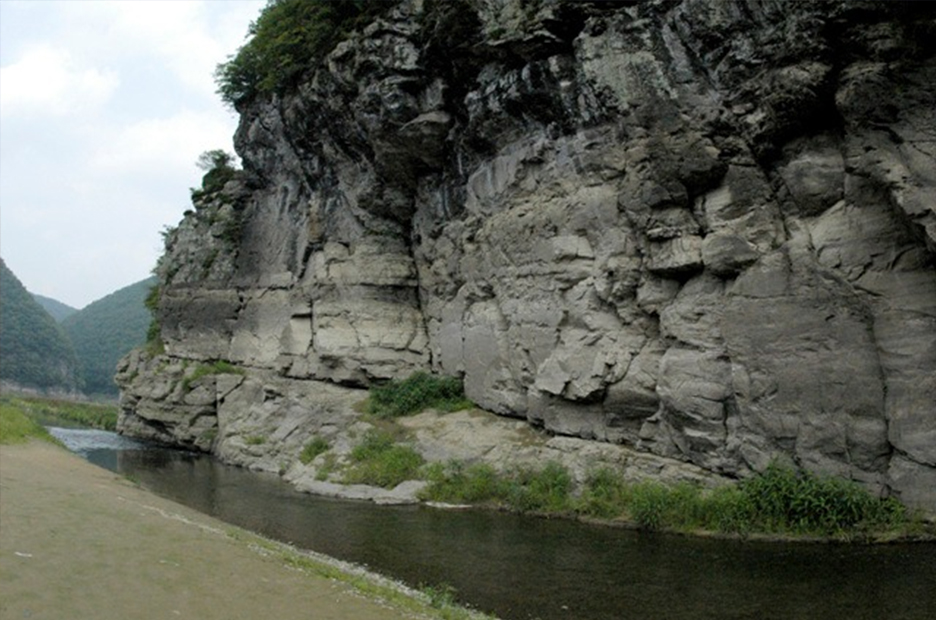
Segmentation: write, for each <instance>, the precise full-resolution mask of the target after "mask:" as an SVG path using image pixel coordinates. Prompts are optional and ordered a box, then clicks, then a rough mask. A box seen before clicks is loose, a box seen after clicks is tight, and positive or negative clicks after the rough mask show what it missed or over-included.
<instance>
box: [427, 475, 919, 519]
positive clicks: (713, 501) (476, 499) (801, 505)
mask: <svg viewBox="0 0 936 620" xmlns="http://www.w3.org/2000/svg"><path fill="white" fill-rule="evenodd" d="M425 477H426V479H427V480H428V481H429V485H428V486H427V487H426V488H425V489H424V490H423V491H422V493H421V495H420V497H421V498H422V499H424V500H430V501H440V502H449V503H471V504H494V505H498V506H503V507H505V508H509V509H511V510H516V511H518V512H547V513H565V512H575V513H577V514H579V515H583V516H590V517H597V518H601V519H617V518H621V519H625V520H627V521H630V522H632V523H634V524H635V525H637V526H638V527H640V528H642V529H647V530H676V531H698V530H707V531H716V532H723V533H739V534H748V533H751V532H759V533H766V534H795V535H801V534H802V535H822V536H850V535H854V534H875V533H885V532H889V531H894V530H898V529H900V528H904V529H905V530H907V531H909V530H910V526H912V525H913V523H912V522H911V520H910V518H909V515H908V514H907V511H906V509H905V508H904V507H903V506H902V505H901V504H900V503H899V502H897V501H896V500H894V499H883V500H882V499H878V498H876V497H874V496H872V495H870V494H869V493H868V492H867V491H865V490H864V489H863V488H861V487H860V486H859V485H858V484H856V483H854V482H850V481H846V480H840V479H835V478H823V477H819V476H815V475H813V474H809V473H804V472H798V471H795V470H790V469H785V468H781V467H777V466H771V467H769V468H768V469H767V470H766V471H764V472H763V473H761V474H758V475H756V476H754V477H753V478H750V479H749V480H746V481H744V482H741V483H739V484H736V485H725V486H723V487H719V488H716V489H703V488H701V487H699V486H697V485H693V484H689V483H681V484H677V485H666V484H662V483H659V482H653V481H644V482H638V483H626V482H624V480H623V479H621V477H620V476H619V475H618V474H616V473H615V472H613V471H611V470H610V469H607V468H603V469H598V470H596V471H594V472H592V473H591V474H590V475H589V476H588V478H587V479H586V481H585V484H584V485H583V488H582V489H581V492H580V494H579V496H578V497H573V496H572V493H571V491H572V479H571V476H570V475H569V472H568V471H567V470H566V469H565V468H564V467H562V466H561V465H559V464H558V463H554V462H551V463H547V464H546V466H545V467H544V468H543V469H541V470H530V469H521V470H519V471H516V472H514V473H511V474H508V475H499V474H497V473H496V472H495V471H494V469H493V468H492V467H491V466H489V465H486V464H479V465H471V466H466V465H465V464H463V463H459V462H450V463H448V464H445V465H442V464H439V463H434V464H432V465H430V466H428V467H426V468H425Z"/></svg>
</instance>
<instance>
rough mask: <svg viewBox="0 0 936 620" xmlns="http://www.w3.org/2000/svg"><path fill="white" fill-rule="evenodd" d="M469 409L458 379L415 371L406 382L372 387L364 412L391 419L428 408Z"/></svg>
mask: <svg viewBox="0 0 936 620" xmlns="http://www.w3.org/2000/svg"><path fill="white" fill-rule="evenodd" d="M473 406H474V404H473V403H472V402H471V401H470V400H468V399H466V398H465V391H464V388H463V386H462V382H461V380H460V379H456V378H455V377H440V376H437V375H431V374H429V373H426V372H417V373H414V374H412V375H410V376H409V377H407V378H406V379H403V380H400V381H397V380H394V381H389V382H387V383H384V384H383V385H378V386H374V387H372V388H371V389H370V395H369V397H368V400H367V405H366V409H367V412H368V413H370V414H372V415H374V416H376V417H378V418H381V419H392V418H398V417H400V416H405V415H410V414H413V413H418V412H420V411H422V410H424V409H428V408H434V409H439V410H441V411H458V410H460V409H470V408H471V407H473Z"/></svg>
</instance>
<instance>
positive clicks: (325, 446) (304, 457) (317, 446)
mask: <svg viewBox="0 0 936 620" xmlns="http://www.w3.org/2000/svg"><path fill="white" fill-rule="evenodd" d="M330 448H331V444H329V443H328V440H327V439H325V438H324V437H319V436H315V437H313V438H312V439H311V440H309V442H308V443H306V445H305V446H303V448H302V452H300V453H299V461H300V462H301V463H302V464H303V465H308V464H309V463H311V462H312V461H314V460H315V457H317V456H318V455H320V454H324V453H325V452H328V450H329V449H330Z"/></svg>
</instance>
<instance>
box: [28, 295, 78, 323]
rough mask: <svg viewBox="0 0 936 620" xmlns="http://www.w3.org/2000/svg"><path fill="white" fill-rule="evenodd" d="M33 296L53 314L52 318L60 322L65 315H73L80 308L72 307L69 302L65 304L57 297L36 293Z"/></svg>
mask: <svg viewBox="0 0 936 620" xmlns="http://www.w3.org/2000/svg"><path fill="white" fill-rule="evenodd" d="M32 296H33V299H35V300H36V301H38V302H39V305H40V306H42V307H43V308H45V311H46V312H48V313H49V314H51V315H52V318H53V319H55V320H56V321H58V322H59V323H61V322H62V320H63V319H64V318H65V317H68V316H71V315H73V314H75V313H76V312H78V308H72V307H71V306H69V305H68V304H63V303H62V302H60V301H58V300H57V299H52V298H51V297H45V296H43V295H38V294H36V293H33V294H32Z"/></svg>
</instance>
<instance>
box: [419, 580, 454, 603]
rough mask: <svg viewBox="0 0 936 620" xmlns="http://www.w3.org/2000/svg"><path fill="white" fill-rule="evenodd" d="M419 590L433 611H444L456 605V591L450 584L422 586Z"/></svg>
mask: <svg viewBox="0 0 936 620" xmlns="http://www.w3.org/2000/svg"><path fill="white" fill-rule="evenodd" d="M419 590H420V592H422V593H423V594H424V595H425V596H426V598H427V599H429V605H430V606H431V607H433V608H435V609H444V608H446V607H452V606H455V605H457V604H458V601H457V600H456V596H457V595H458V590H456V589H455V586H453V585H451V584H448V583H440V584H439V585H435V586H432V585H425V584H423V585H421V586H420V587H419Z"/></svg>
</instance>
